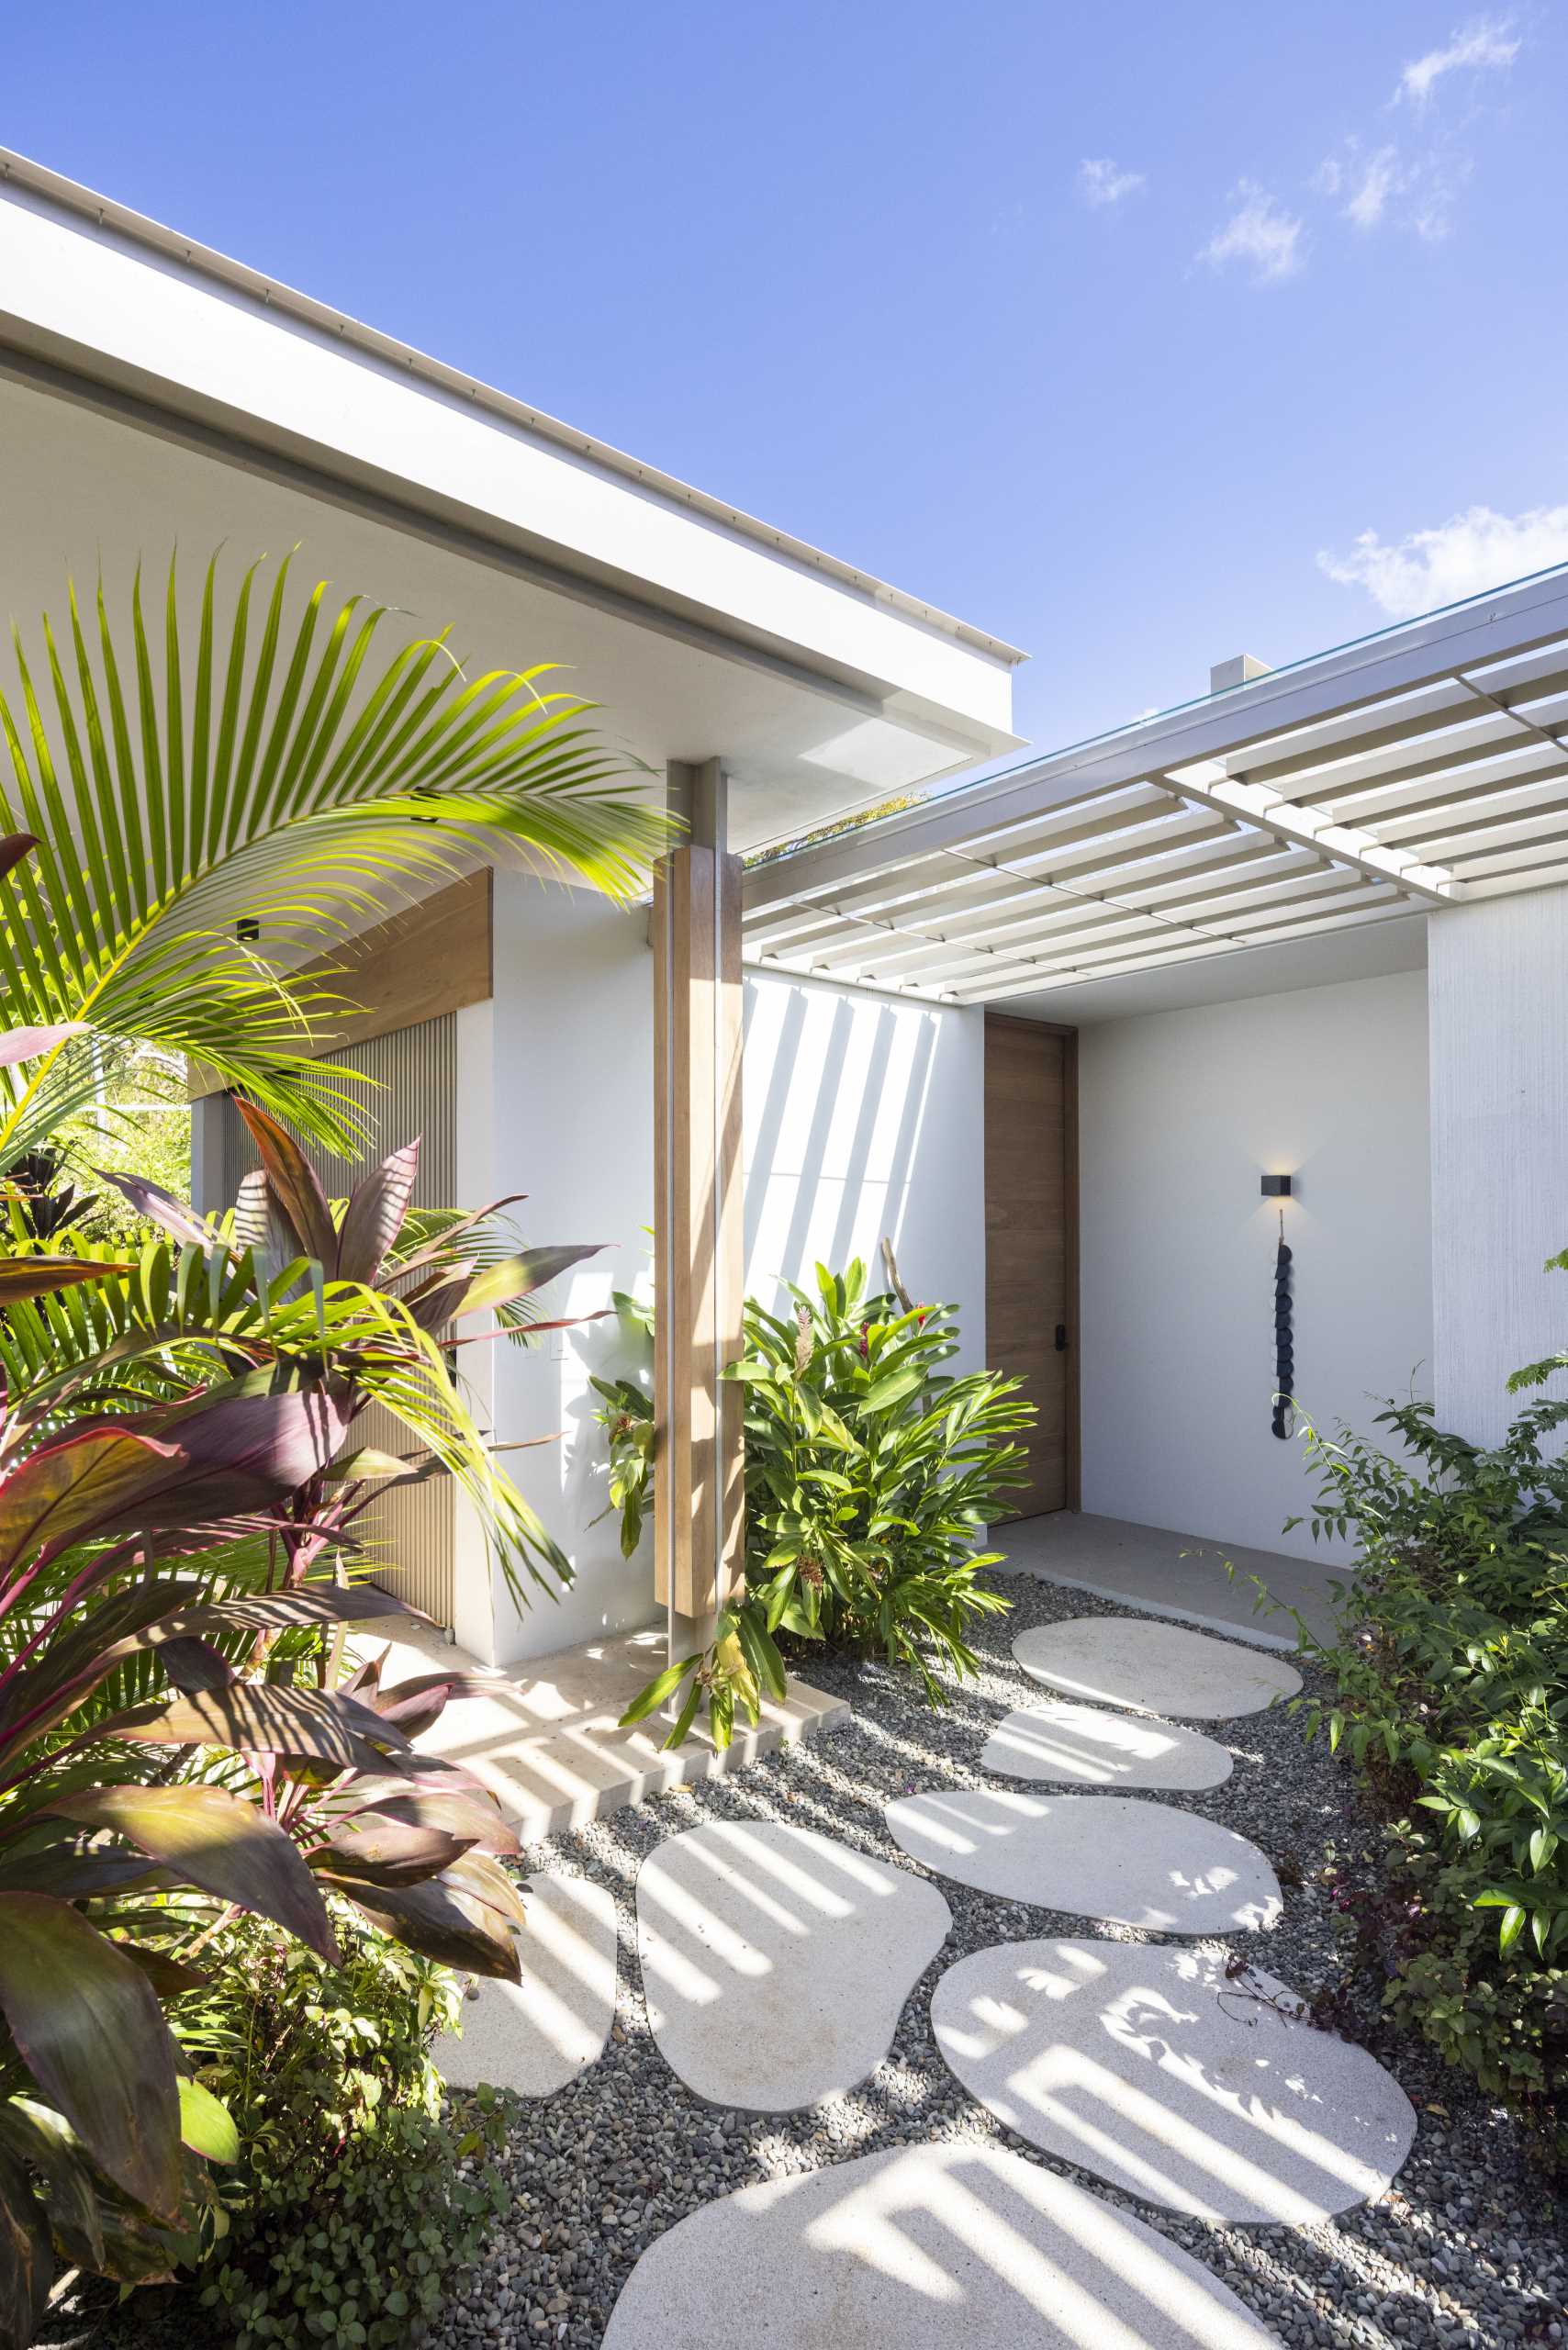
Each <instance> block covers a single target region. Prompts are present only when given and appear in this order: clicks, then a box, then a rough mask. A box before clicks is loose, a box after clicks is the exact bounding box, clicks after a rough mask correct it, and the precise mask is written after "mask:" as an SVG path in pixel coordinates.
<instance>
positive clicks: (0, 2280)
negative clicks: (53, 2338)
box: [0, 2146, 54, 2350]
mask: <svg viewBox="0 0 1568 2350" xmlns="http://www.w3.org/2000/svg"><path fill="white" fill-rule="evenodd" d="M53 2282H54V2251H53V2247H52V2245H51V2244H50V2230H49V2221H48V2219H47V2218H46V2216H45V2213H44V2208H43V2205H42V2204H41V2203H40V2202H39V2199H38V2198H37V2196H36V2195H35V2194H34V2193H33V2189H32V2182H31V2180H30V2179H29V2178H28V2174H27V2171H26V2169H25V2168H24V2167H23V2165H22V2164H21V2163H20V2162H19V2161H18V2160H17V2157H16V2156H15V2155H14V2154H11V2153H10V2152H9V2151H8V2149H7V2148H6V2147H5V2146H0V2350H26V2344H28V2343H29V2342H30V2341H31V2340H32V2338H33V2335H34V2334H35V2333H37V2331H38V2328H39V2322H41V2320H42V2317H43V2313H44V2311H45V2310H46V2309H47V2308H48V2307H49V2292H50V2286H51V2285H52V2284H53Z"/></svg>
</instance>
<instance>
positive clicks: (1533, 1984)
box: [1294, 1360, 1568, 2162]
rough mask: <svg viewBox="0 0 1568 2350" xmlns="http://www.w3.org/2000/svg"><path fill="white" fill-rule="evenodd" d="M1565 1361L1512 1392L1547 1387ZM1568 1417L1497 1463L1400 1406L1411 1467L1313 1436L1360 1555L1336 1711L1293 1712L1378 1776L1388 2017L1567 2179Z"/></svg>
mask: <svg viewBox="0 0 1568 2350" xmlns="http://www.w3.org/2000/svg"><path fill="white" fill-rule="evenodd" d="M1562 1367H1564V1366H1563V1365H1562V1363H1561V1362H1560V1360H1552V1361H1551V1362H1550V1363H1547V1364H1534V1365H1531V1366H1529V1369H1528V1370H1527V1371H1524V1372H1522V1373H1520V1374H1518V1376H1517V1377H1516V1379H1515V1380H1514V1381H1513V1382H1510V1383H1511V1384H1512V1385H1513V1387H1514V1388H1515V1390H1516V1392H1517V1391H1518V1388H1519V1387H1520V1386H1528V1385H1530V1384H1534V1383H1537V1382H1539V1380H1540V1378H1541V1377H1543V1376H1544V1375H1546V1373H1547V1372H1549V1371H1551V1370H1555V1369H1558V1368H1562ZM1564 1421H1568V1403H1564V1402H1562V1401H1542V1402H1537V1403H1534V1404H1528V1405H1527V1406H1525V1408H1524V1409H1522V1410H1521V1411H1520V1412H1519V1413H1518V1416H1516V1418H1515V1419H1514V1422H1513V1424H1512V1426H1511V1427H1510V1428H1509V1430H1508V1432H1507V1435H1506V1438H1504V1440H1503V1442H1502V1443H1501V1444H1500V1445H1495V1446H1479V1445H1474V1444H1472V1443H1469V1442H1467V1441H1466V1440H1465V1439H1464V1438H1461V1437H1457V1436H1454V1435H1451V1434H1450V1433H1447V1432H1445V1431H1443V1430H1440V1429H1439V1428H1438V1427H1437V1426H1436V1424H1435V1419H1434V1415H1433V1412H1432V1407H1431V1406H1430V1404H1426V1403H1414V1404H1403V1405H1397V1406H1396V1405H1392V1404H1391V1405H1390V1406H1389V1408H1388V1409H1387V1410H1386V1411H1384V1412H1383V1413H1382V1414H1380V1415H1379V1416H1378V1419H1377V1422H1376V1425H1377V1426H1378V1427H1384V1428H1388V1429H1390V1430H1391V1431H1392V1432H1393V1433H1394V1436H1395V1437H1396V1438H1398V1443H1399V1449H1398V1450H1396V1451H1389V1452H1385V1451H1383V1450H1382V1449H1380V1448H1379V1447H1378V1445H1377V1444H1375V1443H1374V1442H1372V1441H1371V1440H1369V1439H1367V1438H1361V1437H1360V1436H1357V1435H1355V1434H1353V1433H1352V1432H1351V1431H1350V1430H1348V1429H1345V1428H1340V1429H1339V1430H1338V1432H1337V1433H1336V1434H1335V1435H1333V1436H1332V1437H1330V1436H1327V1435H1324V1434H1321V1433H1319V1432H1317V1431H1316V1430H1313V1431H1310V1432H1309V1437H1308V1444H1309V1452H1310V1457H1311V1458H1312V1459H1313V1460H1314V1461H1315V1462H1316V1466H1317V1468H1318V1470H1319V1472H1320V1474H1321V1477H1322V1485H1321V1490H1320V1492H1319V1495H1318V1499H1317V1503H1316V1508H1315V1509H1314V1511H1313V1512H1312V1514H1311V1521H1310V1522H1311V1525H1312V1528H1313V1531H1314V1534H1315V1535H1316V1536H1317V1537H1319V1538H1323V1537H1327V1536H1334V1537H1336V1538H1338V1539H1350V1540H1353V1541H1354V1542H1355V1544H1356V1545H1357V1548H1358V1550H1359V1551H1360V1553H1361V1568H1360V1572H1358V1573H1357V1574H1356V1575H1355V1576H1354V1577H1353V1578H1352V1579H1351V1580H1350V1581H1349V1582H1348V1583H1346V1584H1345V1585H1343V1586H1341V1587H1340V1588H1339V1589H1338V1595H1337V1624H1336V1629H1335V1633H1334V1636H1333V1638H1332V1639H1330V1640H1328V1641H1327V1642H1317V1641H1315V1640H1313V1639H1312V1637H1311V1635H1310V1634H1308V1633H1306V1632H1305V1627H1302V1630H1303V1634H1304V1638H1305V1639H1306V1641H1307V1644H1308V1645H1309V1646H1310V1647H1311V1648H1312V1649H1313V1650H1314V1651H1316V1656H1317V1660H1318V1662H1320V1663H1321V1664H1322V1666H1323V1667H1324V1668H1325V1670H1326V1671H1327V1673H1328V1674H1329V1676H1330V1678H1331V1680H1332V1682H1333V1684H1334V1695H1333V1696H1332V1698H1330V1699H1328V1700H1327V1701H1322V1700H1318V1699H1316V1698H1301V1699H1298V1700H1296V1701H1294V1704H1295V1709H1296V1710H1297V1711H1298V1712H1299V1713H1300V1715H1301V1717H1302V1719H1303V1723H1304V1727H1305V1729H1306V1731H1307V1734H1308V1735H1309V1736H1316V1735H1319V1734H1321V1735H1323V1736H1326V1737H1327V1740H1328V1741H1329V1743H1330V1745H1331V1746H1333V1747H1336V1748H1341V1749H1343V1750H1344V1751H1347V1752H1348V1753H1349V1754H1350V1757H1351V1759H1352V1761H1353V1762H1355V1763H1356V1764H1357V1765H1358V1766H1359V1767H1360V1768H1361V1771H1362V1772H1363V1773H1364V1774H1365V1775H1366V1778H1367V1780H1368V1783H1369V1785H1370V1787H1371V1789H1372V1793H1373V1794H1374V1796H1375V1797H1376V1799H1377V1801H1378V1802H1379V1805H1380V1807H1381V1808H1382V1810H1383V1815H1384V1818H1385V1819H1386V1821H1387V1847H1386V1863H1385V1865H1386V1870H1387V1878H1388V1886H1387V1891H1386V1893H1385V1894H1381V1895H1371V1894H1369V1893H1368V1892H1367V1891H1366V1890H1365V1888H1361V1887H1355V1886H1347V1887H1346V1888H1345V1889H1344V1892H1343V1907H1344V1908H1345V1910H1346V1913H1347V1915H1348V1916H1349V1917H1350V1919H1351V1922H1352V1923H1353V1924H1354V1925H1355V1927H1356V1929H1357V1931H1358V1934H1359V1936H1360V1939H1361V1942H1362V1943H1363V1944H1364V1945H1365V1946H1366V1948H1367V1949H1368V1950H1369V1952H1372V1953H1374V1954H1375V1956H1376V1959H1377V1962H1378V1964H1380V1966H1381V1967H1382V1968H1383V1971H1384V1974H1385V1976H1386V1985H1387V1987H1386V1992H1385V1997H1386V1998H1387V2001H1388V2004H1389V2005H1390V2006H1391V2007H1393V2008H1394V2009H1396V2010H1398V2011H1399V2012H1400V2013H1402V2014H1403V2015H1406V2017H1408V2018H1409V2020H1411V2021H1412V2022H1414V2023H1415V2024H1416V2025H1417V2028H1418V2029H1419V2030H1421V2031H1423V2032H1424V2033H1425V2034H1426V2035H1427V2037H1428V2038H1429V2039H1430V2040H1431V2041H1432V2042H1434V2044H1435V2045H1437V2046H1438V2047H1439V2048H1440V2049H1441V2051H1442V2053H1444V2055H1445V2056H1446V2057H1448V2058H1449V2059H1450V2062H1454V2063H1458V2064H1461V2065H1464V2066H1465V2068H1466V2069H1467V2070H1468V2071H1470V2072H1471V2073H1473V2075H1474V2076H1475V2077H1476V2078H1477V2079H1478V2080H1479V2081H1480V2082H1481V2083H1482V2084H1483V2086H1484V2087H1486V2088H1487V2089H1488V2090H1490V2091H1492V2092H1493V2093H1495V2094H1501V2095H1505V2096H1506V2097H1508V2098H1509V2099H1510V2101H1511V2102H1513V2103H1514V2104H1516V2106H1517V2107H1518V2109H1519V2110H1520V2111H1521V2112H1522V2113H1523V2114H1524V2115H1525V2117H1526V2119H1527V2121H1529V2122H1530V2123H1531V2125H1532V2126H1534V2127H1536V2128H1537V2129H1538V2130H1539V2131H1540V2134H1541V2137H1542V2140H1543V2142H1544V2143H1551V2144H1553V2145H1554V2146H1555V2149H1556V2154H1557V2158H1558V2159H1560V2160H1562V2161H1564V2162H1568V2088H1565V2087H1564V2084H1568V1461H1565V1460H1564V1459H1563V1458H1562V1455H1561V1454H1560V1453H1558V1452H1556V1451H1555V1450H1554V1449H1552V1448H1551V1438H1552V1436H1553V1433H1554V1431H1555V1430H1556V1429H1558V1428H1559V1427H1562V1424H1563V1423H1564Z"/></svg>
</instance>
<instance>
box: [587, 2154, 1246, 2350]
mask: <svg viewBox="0 0 1568 2350" xmlns="http://www.w3.org/2000/svg"><path fill="white" fill-rule="evenodd" d="M1273 2339H1274V2337H1273V2335H1272V2334H1271V2333H1268V2332H1266V2331H1265V2329H1264V2328H1263V2327H1262V2326H1261V2325H1260V2324H1259V2322H1258V2321H1257V2319H1256V2318H1255V2317H1253V2316H1252V2315H1251V2314H1250V2312H1249V2311H1248V2310H1246V2309H1245V2308H1244V2307H1243V2306H1242V2304H1241V2302H1240V2301H1239V2300H1238V2299H1237V2297H1236V2295H1235V2294H1234V2293H1233V2292H1231V2291H1230V2289H1229V2288H1228V2287H1226V2286H1225V2285H1222V2284H1221V2283H1220V2282H1219V2279H1218V2278H1217V2277H1211V2276H1210V2275H1209V2273H1208V2271H1207V2269H1206V2268H1202V2267H1200V2266H1199V2265H1198V2263H1197V2262H1196V2261H1195V2260H1194V2259H1193V2257H1192V2255H1191V2254H1189V2253H1185V2252H1182V2251H1181V2250H1180V2249H1179V2248H1178V2247H1177V2246H1176V2245H1175V2244H1168V2243H1167V2242H1166V2240H1165V2238H1164V2237H1163V2236H1159V2235H1157V2234H1156V2233H1155V2232H1154V2230H1153V2229H1152V2228H1150V2227H1148V2226H1147V2225H1146V2224H1145V2222H1144V2221H1142V2220H1138V2219H1135V2218H1134V2217H1133V2215H1132V2213H1131V2212H1130V2211H1124V2210H1116V2209H1115V2208H1114V2206H1113V2205H1111V2204H1109V2203H1106V2202H1103V2201H1102V2199H1100V2197H1098V2196H1096V2195H1090V2194H1088V2193H1086V2192H1085V2190H1084V2189H1083V2188H1081V2187H1075V2186H1074V2185H1073V2184H1072V2182H1071V2181H1070V2179H1065V2178H1059V2177H1057V2175H1056V2173H1055V2172H1053V2171H1048V2170H1046V2169H1044V2168H1042V2166H1041V2165H1039V2164H1038V2163H1032V2162H1025V2160H1024V2158H1023V2156H1022V2155H1020V2154H1009V2153H1007V2152H1006V2151H1005V2149H1004V2148H1002V2147H1001V2146H989V2145H980V2144H977V2143H974V2142H973V2141H972V2140H968V2139H958V2140H949V2141H947V2142H946V2143H944V2144H941V2145H935V2146H895V2147H892V2148H890V2150H889V2151H888V2152H886V2153H884V2154H862V2155H861V2156H859V2158H858V2159H857V2160H856V2161H854V2162H846V2163H836V2164H834V2165H831V2166H829V2167H828V2168H826V2169H823V2170H814V2171H808V2172H807V2173H806V2174H805V2175H804V2176H803V2177H795V2178H778V2179H768V2180H767V2181H765V2182H764V2183H762V2184H761V2185H759V2186H756V2187H743V2188H741V2189H740V2191H739V2192H738V2193H737V2194H734V2195H726V2196H723V2197H722V2198H721V2199H720V2200H719V2201H718V2202H716V2203H710V2204H708V2205H706V2206H705V2207H704V2208H703V2210H700V2211H694V2212H693V2213H692V2214H691V2216H690V2218H689V2219H685V2220H682V2221H680V2222H679V2223H678V2226H676V2227H673V2228H671V2229H670V2230H669V2231H668V2233H666V2234H665V2235H662V2236H660V2237H659V2238H658V2240H657V2241H656V2243H654V2244H650V2245H649V2247H648V2249H647V2251H646V2252H645V2253H644V2255H643V2256H642V2258H641V2259H640V2260H639V2261H638V2263H637V2266H635V2268H633V2271H632V2274H631V2276H630V2277H628V2278H627V2280H626V2283H625V2285H624V2287H623V2288H622V2293H621V2298H620V2300H618V2301H617V2302H616V2304H615V2308H614V2310H613V2311H612V2312H611V2314H610V2325H609V2329H608V2331H607V2332H606V2333H605V2336H604V2345H603V2350H670V2345H671V2344H678V2345H679V2350H736V2345H737V2344H745V2350H957V2345H958V2344H970V2345H972V2350H1089V2345H1096V2346H1097V2350H1266V2345H1267V2344H1271V2342H1272V2341H1273Z"/></svg>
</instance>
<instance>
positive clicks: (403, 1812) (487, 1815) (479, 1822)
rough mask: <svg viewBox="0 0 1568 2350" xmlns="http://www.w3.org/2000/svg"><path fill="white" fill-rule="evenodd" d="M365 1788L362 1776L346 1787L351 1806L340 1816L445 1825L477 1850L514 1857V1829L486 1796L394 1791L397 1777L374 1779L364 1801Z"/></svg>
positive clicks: (367, 1821)
mask: <svg viewBox="0 0 1568 2350" xmlns="http://www.w3.org/2000/svg"><path fill="white" fill-rule="evenodd" d="M366 1789H367V1783H366V1782H364V1781H363V1780H359V1781H355V1782H354V1783H353V1785H352V1786H351V1787H349V1789H348V1790H347V1791H346V1792H347V1796H348V1800H349V1802H350V1803H351V1804H352V1805H353V1809H352V1810H349V1809H344V1810H343V1811H342V1812H341V1814H340V1817H342V1818H352V1819H353V1820H355V1821H356V1822H363V1823H364V1825H365V1826H368V1825H369V1824H370V1823H371V1822H372V1821H377V1822H379V1821H383V1820H386V1821H398V1822H400V1823H402V1824H404V1825H406V1826H409V1827H410V1828H440V1829H444V1830H446V1832H447V1833H448V1834H449V1835H452V1836H461V1837H463V1838H465V1840H466V1841H467V1842H469V1843H470V1844H472V1845H473V1847H474V1849H475V1851H476V1852H494V1853H498V1855H499V1856H500V1857H501V1858H502V1859H505V1860H512V1859H515V1858H516V1855H517V1852H518V1850H519V1845H518V1841H517V1836H516V1833H515V1831H514V1830H512V1829H510V1828H509V1827H508V1826H507V1823H506V1821H505V1819H504V1818H502V1817H501V1814H500V1812H499V1810H498V1808H497V1806H496V1804H495V1801H494V1799H493V1797H491V1796H487V1795H466V1794H457V1793H455V1792H453V1791H448V1790H444V1789H439V1790H426V1789H422V1788H414V1789H411V1790H409V1792H408V1793H402V1792H398V1791H397V1782H396V1780H391V1779H384V1780H377V1781H376V1782H375V1792H374V1794H373V1795H372V1796H371V1797H370V1800H368V1801H366V1800H365V1797H366ZM335 1808H336V1807H334V1809H335ZM334 1832H336V1831H334Z"/></svg>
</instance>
